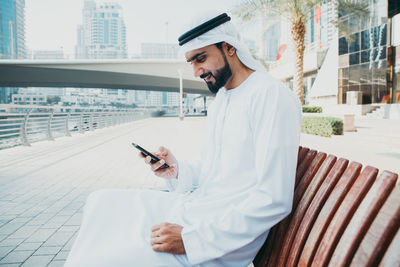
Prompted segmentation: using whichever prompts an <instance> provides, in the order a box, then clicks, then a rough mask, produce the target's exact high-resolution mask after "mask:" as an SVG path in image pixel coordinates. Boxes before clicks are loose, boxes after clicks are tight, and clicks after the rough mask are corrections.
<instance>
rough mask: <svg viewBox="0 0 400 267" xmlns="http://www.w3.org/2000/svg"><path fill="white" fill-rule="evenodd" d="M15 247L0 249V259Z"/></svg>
mask: <svg viewBox="0 0 400 267" xmlns="http://www.w3.org/2000/svg"><path fill="white" fill-rule="evenodd" d="M14 248H15V247H13V246H10V247H0V259H2V258H4V257H5V256H6V255H7V254H8V253H10V252H11V251H12V250H13V249H14Z"/></svg>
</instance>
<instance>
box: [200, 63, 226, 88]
mask: <svg viewBox="0 0 400 267" xmlns="http://www.w3.org/2000/svg"><path fill="white" fill-rule="evenodd" d="M223 56H224V63H225V65H224V66H223V67H222V68H220V69H217V70H216V71H215V75H214V74H212V72H207V73H204V74H202V75H200V78H202V79H204V78H206V77H207V76H208V75H211V76H212V77H214V79H215V83H214V84H213V83H212V82H211V81H209V82H206V83H207V86H208V89H210V91H211V92H212V93H213V94H216V93H218V91H219V89H220V88H221V87H223V86H224V85H225V84H226V82H227V81H228V80H229V78H230V77H231V76H232V70H231V67H230V66H229V63H228V61H227V60H226V57H225V55H223Z"/></svg>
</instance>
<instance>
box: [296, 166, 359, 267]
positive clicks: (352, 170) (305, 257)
mask: <svg viewBox="0 0 400 267" xmlns="http://www.w3.org/2000/svg"><path fill="white" fill-rule="evenodd" d="M361 167H362V166H361V164H360V163H357V162H352V163H350V164H349V166H348V167H347V169H346V170H345V171H344V173H343V175H342V176H341V177H340V179H339V181H338V183H337V184H336V186H335V187H334V189H333V191H332V193H331V194H330V195H329V198H328V200H327V201H326V203H325V205H324V206H323V208H322V209H321V212H320V213H319V215H318V218H317V220H316V221H315V223H314V225H313V227H312V229H311V231H310V233H309V235H308V237H307V241H306V243H305V245H304V249H303V251H302V253H301V256H300V259H299V266H311V263H312V261H313V258H314V255H315V252H316V250H317V248H318V244H319V243H320V241H321V239H322V237H323V234H324V232H325V230H326V228H327V227H328V225H329V222H330V220H331V219H332V217H333V215H334V214H335V212H336V210H337V209H338V207H339V206H340V204H341V202H342V200H343V199H344V197H345V195H346V194H347V192H348V191H349V190H350V188H351V186H352V185H353V183H354V181H355V180H356V178H357V177H358V176H359V174H360V171H361Z"/></svg>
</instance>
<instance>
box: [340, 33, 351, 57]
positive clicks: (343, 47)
mask: <svg viewBox="0 0 400 267" xmlns="http://www.w3.org/2000/svg"><path fill="white" fill-rule="evenodd" d="M348 52H349V49H348V44H347V40H346V37H341V38H339V55H343V54H347V53H348Z"/></svg>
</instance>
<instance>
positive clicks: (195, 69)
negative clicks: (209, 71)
mask: <svg viewBox="0 0 400 267" xmlns="http://www.w3.org/2000/svg"><path fill="white" fill-rule="evenodd" d="M204 73H205V71H204V69H203V68H201V67H196V66H193V74H194V77H199V76H200V75H202V74H204Z"/></svg>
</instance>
